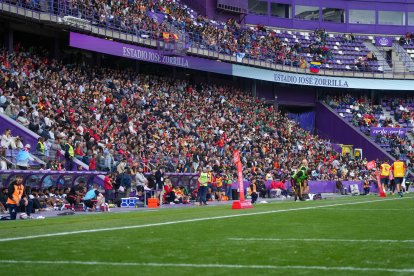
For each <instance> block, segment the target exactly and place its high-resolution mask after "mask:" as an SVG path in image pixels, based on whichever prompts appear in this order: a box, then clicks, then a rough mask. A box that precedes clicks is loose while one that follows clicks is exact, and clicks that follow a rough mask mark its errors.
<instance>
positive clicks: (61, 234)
mask: <svg viewBox="0 0 414 276" xmlns="http://www.w3.org/2000/svg"><path fill="white" fill-rule="evenodd" d="M407 198H409V197H404V198H390V199H378V200H369V201H357V202H347V203H337V204H327V205H318V206H308V207H300V208H294V209H283V210H272V211H263V212H253V213H243V214H235V215H227V216H216V217H207V218H195V219H185V220H176V221H166V222H159V223H150V224H141V225H129V226H118V227H109V228H97V229H88V230H78V231H68V232H57V233H49V234H39V235H31V236H21V237H12V238H2V239H0V242H8V241H18V240H30V239H37V238H45V237H48V238H49V237H56V236H67V235H74V234H84V233H96V232H104V231H117V230H126V229H139V228H147V227H154V226H165V225H173V224H181V223H188V222H197V221H207V220H216V219H229V218H236V217H245V216H255V215H265V214H274V213H285V212H291V211H303V210H313V209H320V208H327V207H335V206H346V205H357V204H366V203H374V202H382V201H390V200H402V199H407Z"/></svg>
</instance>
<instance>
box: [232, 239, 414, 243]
mask: <svg viewBox="0 0 414 276" xmlns="http://www.w3.org/2000/svg"><path fill="white" fill-rule="evenodd" d="M228 240H231V241H275V242H278V241H303V242H371V243H375V242H378V243H414V240H347V239H298V238H228Z"/></svg>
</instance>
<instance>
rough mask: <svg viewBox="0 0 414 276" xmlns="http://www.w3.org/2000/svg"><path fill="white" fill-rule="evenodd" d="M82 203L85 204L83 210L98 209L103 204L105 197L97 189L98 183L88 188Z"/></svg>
mask: <svg viewBox="0 0 414 276" xmlns="http://www.w3.org/2000/svg"><path fill="white" fill-rule="evenodd" d="M83 204H84V205H85V211H88V209H87V208H89V211H93V210H96V211H100V210H101V206H102V205H103V204H105V197H104V196H103V194H101V193H100V192H99V191H98V184H93V188H92V189H91V190H89V191H88V192H87V193H86V194H85V197H84V198H83Z"/></svg>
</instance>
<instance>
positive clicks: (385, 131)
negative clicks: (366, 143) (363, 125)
mask: <svg viewBox="0 0 414 276" xmlns="http://www.w3.org/2000/svg"><path fill="white" fill-rule="evenodd" d="M405 132H406V131H405V129H385V128H383V129H374V130H372V134H373V135H376V134H382V135H392V134H396V135H399V136H401V135H405Z"/></svg>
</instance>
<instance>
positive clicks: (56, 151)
mask: <svg viewBox="0 0 414 276" xmlns="http://www.w3.org/2000/svg"><path fill="white" fill-rule="evenodd" d="M61 150H62V147H61V146H60V142H59V139H55V141H53V143H52V144H51V145H50V152H49V156H50V159H51V160H57V159H58V157H59V156H61V153H60V151H61Z"/></svg>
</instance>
